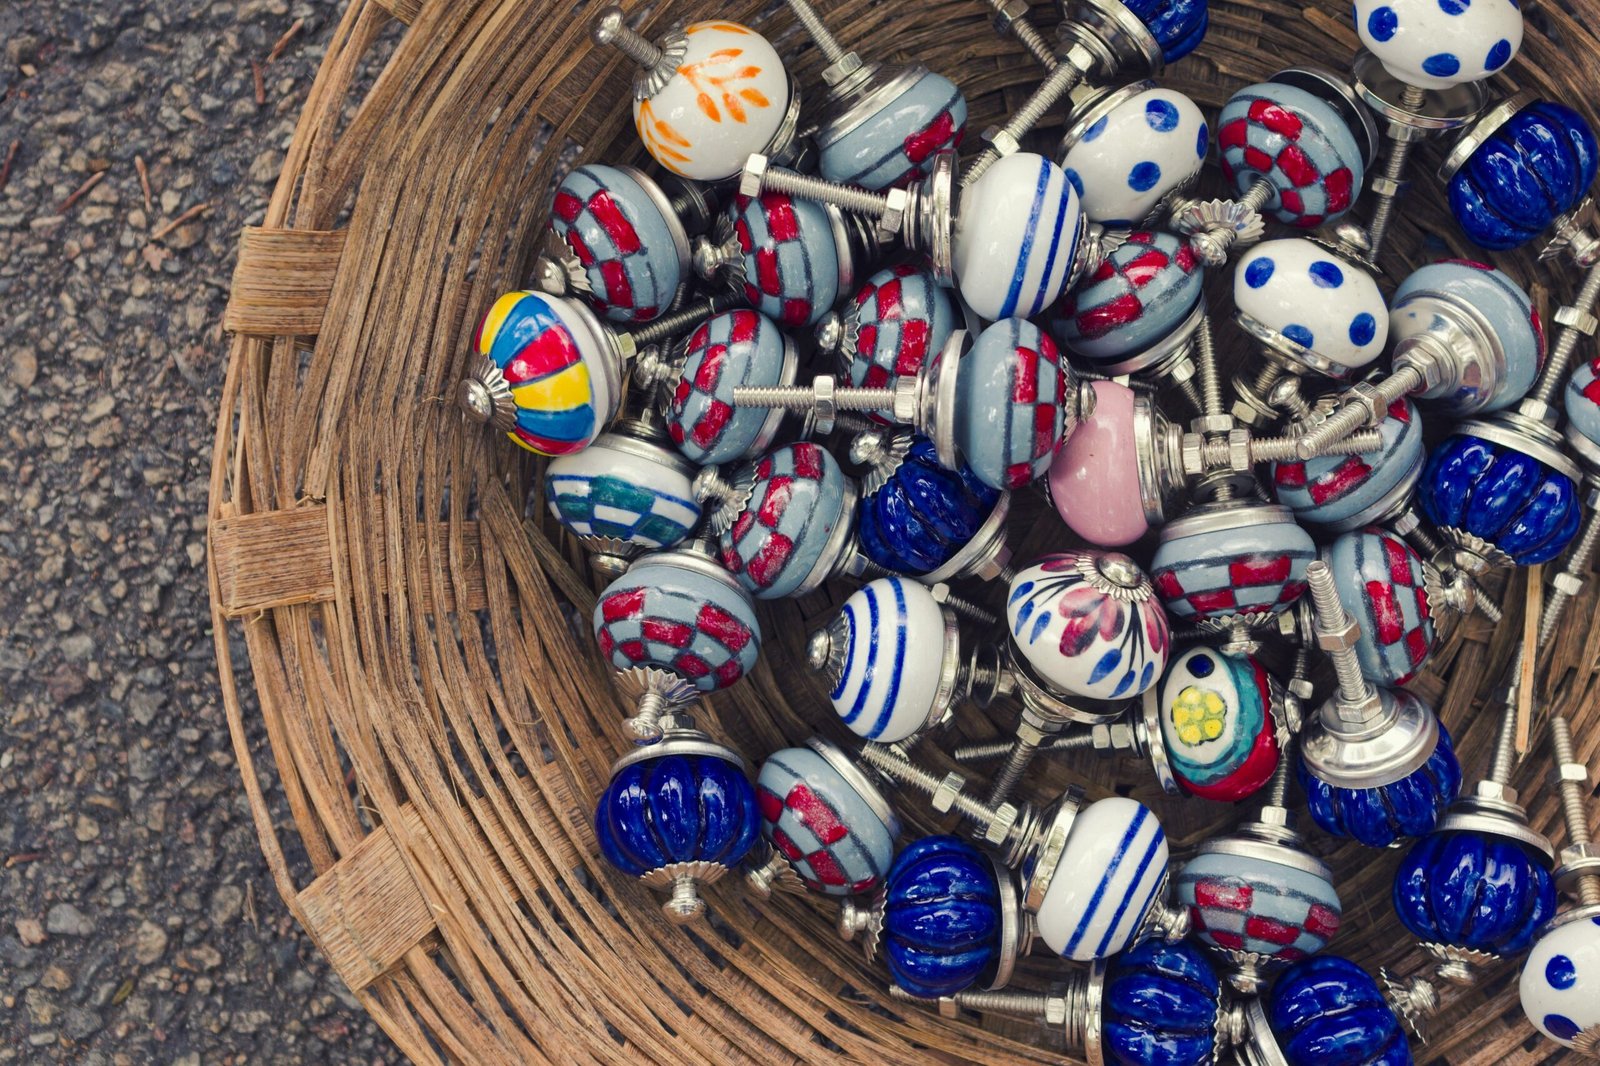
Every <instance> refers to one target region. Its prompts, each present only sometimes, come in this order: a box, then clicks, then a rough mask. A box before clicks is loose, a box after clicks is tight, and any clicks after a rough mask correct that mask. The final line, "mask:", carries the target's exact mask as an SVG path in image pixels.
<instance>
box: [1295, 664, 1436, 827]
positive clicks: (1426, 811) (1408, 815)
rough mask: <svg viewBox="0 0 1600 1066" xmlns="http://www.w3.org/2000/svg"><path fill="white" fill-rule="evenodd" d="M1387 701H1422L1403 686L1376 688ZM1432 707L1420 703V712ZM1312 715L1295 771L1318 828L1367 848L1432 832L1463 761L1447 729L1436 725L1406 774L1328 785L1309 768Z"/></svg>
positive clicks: (1315, 735)
mask: <svg viewBox="0 0 1600 1066" xmlns="http://www.w3.org/2000/svg"><path fill="white" fill-rule="evenodd" d="M1378 691H1379V694H1380V696H1382V698H1383V699H1384V700H1385V701H1404V702H1407V703H1411V704H1420V703H1421V701H1420V700H1418V699H1417V697H1415V696H1413V695H1412V694H1411V693H1410V692H1407V691H1406V690H1405V689H1403V688H1396V689H1379V690H1378ZM1412 713H1425V714H1428V715H1430V716H1431V715H1432V714H1433V712H1432V711H1430V710H1427V708H1426V706H1425V705H1424V706H1423V709H1422V711H1421V712H1416V711H1415V710H1413V712H1412ZM1321 737H1322V734H1321V733H1320V731H1319V729H1318V727H1317V723H1316V721H1315V720H1313V721H1312V723H1311V724H1310V725H1309V726H1308V728H1307V730H1306V732H1305V733H1304V734H1302V741H1301V744H1302V750H1303V753H1304V757H1303V758H1301V759H1300V761H1299V765H1298V768H1297V769H1298V774H1297V776H1298V777H1299V779H1300V787H1301V788H1302V789H1303V790H1304V791H1305V794H1306V807H1307V809H1308V810H1310V812H1311V819H1312V821H1314V822H1316V823H1317V828H1319V829H1321V830H1322V831H1323V832H1324V833H1327V834H1329V835H1331V836H1340V837H1351V838H1353V839H1355V840H1357V841H1359V842H1361V843H1362V844H1365V845H1366V846H1367V847H1369V848H1387V847H1389V846H1390V845H1392V844H1394V843H1396V842H1397V841H1400V840H1405V839H1408V838H1411V837H1419V836H1422V835H1423V834H1425V833H1431V832H1433V828H1434V826H1436V825H1438V824H1439V818H1440V816H1441V815H1443V814H1444V812H1445V809H1446V808H1447V807H1449V806H1450V804H1452V803H1454V802H1455V798H1456V795H1457V794H1458V793H1459V792H1460V791H1461V764H1460V763H1459V762H1457V761H1456V753H1455V749H1454V748H1453V747H1452V746H1451V744H1450V734H1449V732H1448V731H1447V730H1446V729H1445V727H1444V726H1443V724H1440V725H1439V740H1438V743H1436V744H1435V745H1434V747H1433V750H1432V751H1431V752H1430V753H1428V757H1427V760H1426V761H1425V762H1424V763H1423V764H1422V765H1421V766H1419V767H1417V768H1416V769H1415V770H1413V771H1411V772H1410V773H1409V774H1405V775H1403V776H1401V777H1399V778H1397V779H1395V780H1393V781H1390V782H1388V783H1387V784H1383V785H1374V786H1372V787H1370V788H1346V787H1343V786H1340V785H1330V784H1328V783H1327V782H1326V781H1323V780H1321V779H1320V778H1318V777H1317V776H1316V774H1315V773H1314V772H1313V771H1312V769H1311V767H1310V764H1311V762H1312V757H1313V753H1314V751H1315V750H1316V747H1317V746H1318V745H1319V743H1320V742H1321Z"/></svg>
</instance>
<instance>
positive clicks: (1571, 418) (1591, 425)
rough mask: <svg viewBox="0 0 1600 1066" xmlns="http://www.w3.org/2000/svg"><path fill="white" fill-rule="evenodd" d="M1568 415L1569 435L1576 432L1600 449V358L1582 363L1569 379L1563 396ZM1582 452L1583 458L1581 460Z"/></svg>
mask: <svg viewBox="0 0 1600 1066" xmlns="http://www.w3.org/2000/svg"><path fill="white" fill-rule="evenodd" d="M1563 409H1564V410H1565V411H1566V415H1567V436H1568V439H1569V440H1570V439H1571V437H1572V435H1573V434H1574V433H1576V434H1577V435H1578V436H1579V437H1581V438H1582V439H1583V440H1585V441H1588V442H1589V443H1590V445H1591V446H1592V447H1594V448H1596V449H1600V357H1596V358H1594V359H1589V360H1587V361H1585V362H1582V363H1579V364H1578V365H1577V366H1576V367H1574V368H1573V370H1572V375H1571V376H1570V377H1569V378H1567V388H1566V392H1565V395H1564V396H1563ZM1581 457H1582V456H1581V453H1580V458H1581Z"/></svg>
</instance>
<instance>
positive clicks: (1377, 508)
mask: <svg viewBox="0 0 1600 1066" xmlns="http://www.w3.org/2000/svg"><path fill="white" fill-rule="evenodd" d="M1378 432H1379V434H1380V435H1381V437H1382V443H1381V444H1380V446H1379V447H1378V448H1376V449H1374V450H1373V451H1370V452H1361V453H1358V454H1355V455H1330V456H1322V457H1320V458H1317V459H1300V458H1299V457H1298V456H1296V457H1295V458H1291V459H1285V460H1284V461H1282V462H1279V463H1274V464H1273V467H1272V487H1273V490H1274V492H1275V493H1276V495H1277V497H1278V502H1279V503H1281V504H1283V505H1284V506H1285V507H1287V508H1289V510H1291V511H1293V512H1294V517H1295V521H1297V522H1299V523H1301V524H1302V525H1306V526H1311V527H1313V528H1315V529H1318V530H1325V531H1327V532H1329V533H1347V532H1350V531H1351V530H1356V529H1361V528H1363V527H1365V526H1369V525H1374V524H1377V523H1381V522H1387V521H1389V519H1391V518H1393V517H1394V516H1396V515H1397V514H1399V513H1400V512H1401V511H1402V510H1404V509H1405V508H1406V507H1407V506H1409V502H1410V500H1411V490H1412V489H1413V488H1414V487H1415V486H1416V483H1417V479H1418V478H1419V477H1421V476H1422V463H1423V459H1424V458H1425V453H1424V451H1423V445H1422V417H1421V416H1420V415H1419V414H1418V413H1417V409H1416V408H1415V407H1414V406H1412V404H1411V401H1410V400H1407V399H1400V400H1396V401H1395V402H1394V403H1393V404H1391V405H1390V406H1389V409H1388V411H1387V413H1386V414H1385V416H1384V419H1383V421H1382V422H1379V423H1378ZM1297 447H1298V444H1297Z"/></svg>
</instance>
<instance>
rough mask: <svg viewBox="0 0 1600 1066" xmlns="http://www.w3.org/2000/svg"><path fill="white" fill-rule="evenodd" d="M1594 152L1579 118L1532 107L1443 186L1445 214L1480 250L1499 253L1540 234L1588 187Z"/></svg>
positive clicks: (1558, 109)
mask: <svg viewBox="0 0 1600 1066" xmlns="http://www.w3.org/2000/svg"><path fill="white" fill-rule="evenodd" d="M1597 162H1600V146H1596V144H1595V137H1594V131H1593V130H1591V129H1590V128H1589V123H1588V122H1587V121H1586V120H1585V119H1584V117H1583V116H1582V115H1580V114H1578V113H1577V112H1576V111H1574V110H1572V108H1570V107H1567V106H1566V105H1565V104H1558V103H1555V102H1554V101H1550V100H1539V101H1536V102H1534V103H1531V104H1529V105H1528V106H1527V107H1524V108H1523V109H1522V110H1520V111H1518V112H1517V113H1516V114H1515V115H1513V116H1512V117H1511V118H1509V119H1507V120H1506V121H1505V122H1503V123H1501V125H1500V126H1499V127H1498V128H1497V129H1495V130H1494V131H1493V132H1491V133H1489V134H1487V135H1486V136H1485V137H1484V139H1483V142H1482V143H1481V144H1480V145H1479V146H1478V148H1477V150H1476V151H1474V152H1473V153H1472V155H1471V156H1470V157H1469V158H1468V159H1467V161H1466V162H1465V163H1464V164H1462V166H1461V168H1460V169H1459V170H1457V171H1456V173H1455V175H1454V176H1453V177H1452V178H1451V179H1450V190H1449V191H1450V211H1451V213H1452V214H1454V215H1455V216H1456V222H1457V223H1458V224H1459V225H1460V226H1461V228H1462V230H1463V231H1465V232H1466V234H1467V236H1468V237H1470V238H1472V240H1473V242H1474V243H1475V244H1477V245H1478V246H1479V247H1482V248H1487V249H1489V250H1490V251H1495V252H1503V251H1509V250H1510V249H1512V248H1516V247H1518V246H1520V245H1522V244H1525V243H1527V242H1528V241H1531V240H1533V239H1534V238H1535V237H1537V236H1539V235H1540V234H1542V233H1544V232H1545V231H1546V230H1547V229H1548V228H1549V227H1550V224H1551V223H1552V222H1554V221H1555V220H1556V217H1557V216H1559V215H1564V214H1566V213H1567V212H1568V211H1571V210H1573V209H1574V208H1576V207H1577V206H1578V205H1579V204H1580V203H1582V202H1583V198H1584V197H1585V196H1587V195H1588V194H1589V187H1590V186H1592V185H1593V184H1594V179H1595V167H1596V163H1597Z"/></svg>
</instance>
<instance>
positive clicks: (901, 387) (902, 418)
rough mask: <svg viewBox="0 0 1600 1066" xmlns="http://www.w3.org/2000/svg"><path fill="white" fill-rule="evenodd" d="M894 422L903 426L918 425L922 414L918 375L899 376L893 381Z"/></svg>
mask: <svg viewBox="0 0 1600 1066" xmlns="http://www.w3.org/2000/svg"><path fill="white" fill-rule="evenodd" d="M893 413H894V420H895V421H896V422H897V423H899V424H900V425H903V426H915V425H919V424H920V423H919V421H918V416H919V415H921V414H922V381H921V375H918V374H901V375H900V376H899V377H897V378H895V380H894V406H893Z"/></svg>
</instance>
